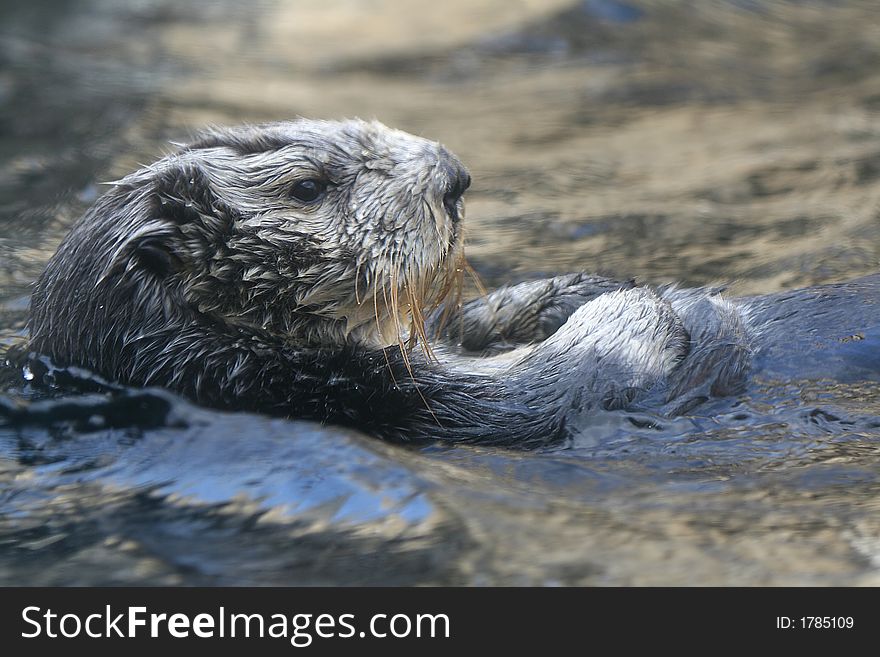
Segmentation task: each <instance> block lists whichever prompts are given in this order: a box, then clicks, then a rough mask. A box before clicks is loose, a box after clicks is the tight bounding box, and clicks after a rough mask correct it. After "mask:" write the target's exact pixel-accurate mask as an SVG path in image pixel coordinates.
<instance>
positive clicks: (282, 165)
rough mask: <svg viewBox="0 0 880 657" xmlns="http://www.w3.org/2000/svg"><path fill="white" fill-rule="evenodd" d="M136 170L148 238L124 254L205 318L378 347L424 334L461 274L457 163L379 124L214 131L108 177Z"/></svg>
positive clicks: (462, 183)
mask: <svg viewBox="0 0 880 657" xmlns="http://www.w3.org/2000/svg"><path fill="white" fill-rule="evenodd" d="M144 177H147V178H148V179H150V180H151V181H152V185H153V186H154V193H153V195H152V199H153V203H154V207H153V208H152V211H151V216H150V217H149V220H150V225H151V226H153V227H154V228H157V230H156V231H153V232H156V233H157V235H158V236H157V237H155V238H152V239H150V238H149V236H147V237H148V239H143V238H144V235H140V236H139V241H138V244H137V245H135V246H134V247H133V248H132V249H128V250H127V253H128V254H129V255H130V256H133V257H134V259H135V263H134V265H133V266H135V267H141V268H144V267H145V268H147V269H150V270H151V271H152V275H154V276H157V277H159V278H162V279H164V284H165V285H166V286H168V287H169V288H173V289H174V290H176V296H177V297H178V298H182V299H183V300H184V301H185V303H186V304H187V305H188V306H190V307H191V308H192V309H193V310H195V311H197V312H198V313H201V314H204V315H208V316H210V317H211V318H212V319H213V320H220V321H222V322H225V323H228V324H232V325H234V326H238V327H248V326H250V327H257V328H259V329H261V330H265V331H269V332H272V333H274V334H280V335H285V336H290V337H291V339H294V340H298V341H306V342H310V343H319V344H321V343H333V344H337V343H339V342H341V341H343V340H346V339H348V340H354V341H357V342H360V343H365V344H372V345H374V346H375V345H381V346H384V345H388V344H391V343H394V342H401V343H402V340H403V339H404V338H405V337H407V335H408V337H410V338H415V337H416V336H417V335H418V336H420V337H422V338H424V337H425V336H424V328H423V327H424V319H423V317H424V315H425V314H426V313H427V311H428V310H430V309H432V308H434V307H436V305H438V304H439V302H440V301H441V300H442V298H443V297H444V296H445V295H446V294H447V293H448V291H449V290H450V288H451V287H452V285H453V284H454V283H456V282H460V278H461V270H462V258H463V255H462V253H463V252H462V236H461V220H462V218H463V214H464V207H463V202H462V199H461V197H462V194H463V193H464V191H465V189H467V187H468V185H469V184H470V176H469V175H468V172H467V170H466V169H465V168H464V166H463V165H462V164H461V162H460V161H459V160H458V159H457V158H456V157H455V156H454V155H452V154H451V153H449V152H448V151H447V150H446V149H445V148H443V146H441V145H440V144H438V143H436V142H431V141H427V140H425V139H421V138H418V137H415V136H413V135H410V134H407V133H404V132H401V131H398V130H393V129H390V128H387V127H385V126H384V125H382V124H380V123H377V122H372V123H367V122H364V121H345V122H326V121H309V120H299V121H293V122H288V123H277V124H270V125H264V126H258V127H243V128H234V129H218V130H214V131H212V132H208V133H206V134H204V135H203V136H201V137H200V138H199V139H198V140H196V141H195V142H193V143H192V144H190V145H188V146H185V147H183V148H182V149H181V151H180V152H178V153H176V154H174V155H171V156H169V157H166V158H165V159H164V160H161V161H160V162H158V163H157V164H155V165H153V166H152V167H150V169H149V170H148V171H146V172H145V171H141V172H138V173H136V174H133V175H132V176H129V177H128V178H126V179H124V180H122V181H120V183H118V185H119V186H120V187H122V188H125V187H127V186H131V185H138V184H140V183H141V182H142V181H143V179H144ZM137 228H139V227H132V226H127V227H125V230H127V231H129V233H130V234H134V233H137V232H138V231H137V230H136V229H137ZM148 232H149V231H148ZM129 260H130V258H129ZM126 267H127V268H129V269H130V268H131V267H132V265H131V264H130V262H129V263H128V264H126ZM408 327H409V328H408Z"/></svg>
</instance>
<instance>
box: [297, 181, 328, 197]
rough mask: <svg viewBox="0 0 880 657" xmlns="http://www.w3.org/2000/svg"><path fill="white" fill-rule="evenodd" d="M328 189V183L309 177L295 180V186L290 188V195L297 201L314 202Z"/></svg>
mask: <svg viewBox="0 0 880 657" xmlns="http://www.w3.org/2000/svg"><path fill="white" fill-rule="evenodd" d="M326 190H327V183H325V182H323V181H321V180H315V179H314V178H309V179H307V180H299V181H297V182H295V183H294V184H293V187H291V188H290V195H291V196H292V197H293V198H295V199H296V200H297V201H302V202H303V203H312V202H314V201H317V200H318V199H319V198H321V197H322V196H323V195H324V192H325V191H326Z"/></svg>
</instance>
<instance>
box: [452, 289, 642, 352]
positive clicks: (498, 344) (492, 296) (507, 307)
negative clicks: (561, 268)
mask: <svg viewBox="0 0 880 657" xmlns="http://www.w3.org/2000/svg"><path fill="white" fill-rule="evenodd" d="M634 286H635V283H634V282H633V281H616V280H613V279H610V278H603V277H601V276H593V275H591V274H587V273H583V272H579V273H574V274H565V275H563V276H555V277H553V278H546V279H541V280H536V281H527V282H525V283H519V284H517V285H507V286H504V287H501V288H498V289H497V290H495V291H493V292H491V293H489V294H487V295H486V296H485V297H481V298H479V299H474V300H473V301H470V302H468V303H466V304H464V306H463V307H462V308H461V310H460V311H459V312H457V313H454V314H453V315H452V317H451V318H450V319H449V320H448V321H447V323H446V324H445V326H443V327H441V331H440V333H441V335H442V336H443V337H444V338H445V339H446V340H447V341H448V342H450V343H452V344H457V345H459V346H460V347H461V348H462V349H463V350H465V351H470V352H479V353H482V354H486V355H488V354H493V353H500V352H503V351H508V350H510V349H513V348H515V347H516V346H518V345H523V344H528V343H531V342H540V341H542V340H546V339H547V338H548V337H550V336H551V335H553V334H554V333H555V332H556V331H557V330H558V329H559V327H560V326H562V325H563V324H564V323H565V321H566V320H567V319H568V318H569V317H570V316H571V314H572V313H573V312H574V311H575V310H577V309H578V308H579V307H580V306H582V305H584V304H585V303H587V302H588V301H590V300H592V299H595V298H596V297H598V296H600V295H602V294H605V293H606V292H613V291H615V290H621V289H628V288H632V287H634Z"/></svg>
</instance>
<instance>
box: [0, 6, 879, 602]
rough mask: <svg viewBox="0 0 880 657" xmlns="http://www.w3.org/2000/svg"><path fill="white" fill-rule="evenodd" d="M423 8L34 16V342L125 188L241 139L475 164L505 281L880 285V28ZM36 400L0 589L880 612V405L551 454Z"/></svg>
mask: <svg viewBox="0 0 880 657" xmlns="http://www.w3.org/2000/svg"><path fill="white" fill-rule="evenodd" d="M406 7H407V8H406V9H402V8H401V5H400V4H397V3H393V2H391V1H390V0H372V1H371V2H362V3H360V2H348V1H346V0H321V1H320V2H319V1H317V0H302V1H301V2H297V3H278V4H276V3H274V2H260V3H233V2H189V3H175V2H170V1H162V0H140V1H137V2H134V1H132V2H110V1H109V0H106V1H100V0H92V1H89V2H83V3H76V4H75V5H74V4H72V3H65V2H53V1H50V0H42V1H37V2H30V3H11V2H7V3H2V4H0V135H2V139H0V345H2V347H4V348H5V347H7V346H9V345H12V344H16V343H20V342H21V341H22V340H23V337H24V333H23V329H22V327H23V322H24V318H25V316H26V312H27V299H28V295H29V289H30V287H29V286H30V284H31V282H32V281H33V280H34V279H35V278H36V276H37V275H38V274H39V272H40V271H41V270H42V267H43V266H44V264H45V262H46V260H47V259H48V258H49V256H50V255H51V253H52V252H53V251H54V249H55V247H56V245H57V244H58V241H59V240H60V239H61V237H62V236H63V234H64V233H65V231H66V229H67V227H68V226H69V224H70V222H71V221H72V220H73V219H74V218H75V217H76V216H77V215H78V213H80V212H81V211H82V209H83V208H84V207H86V206H87V205H88V204H89V203H90V202H92V201H93V200H94V199H95V198H96V197H97V196H98V195H99V194H100V193H101V187H100V183H101V182H103V181H107V180H112V179H114V178H115V177H117V176H120V175H122V174H124V173H126V172H127V171H130V170H131V169H133V168H135V167H136V166H137V165H138V163H140V162H147V161H150V160H151V159H154V158H155V157H157V156H159V155H161V153H162V152H163V150H165V149H166V148H167V142H168V141H169V140H183V139H185V138H186V136H187V135H189V134H191V133H192V131H194V130H195V129H198V128H199V127H201V126H203V125H205V124H207V123H211V122H216V123H236V122H241V121H251V122H257V121H264V120H272V119H281V118H289V117H292V116H295V115H305V116H315V117H343V116H355V115H357V116H362V117H366V118H370V117H376V118H379V119H380V120H382V121H384V122H385V123H388V124H390V125H394V126H396V127H400V128H402V129H405V130H408V131H410V132H415V133H419V134H424V135H426V136H430V137H432V138H435V139H439V140H441V141H443V142H444V143H446V145H447V146H449V147H450V149H452V150H453V151H455V152H456V153H457V154H459V155H460V156H461V157H462V159H463V160H464V161H465V162H466V163H467V164H468V165H469V167H470V169H471V171H472V173H473V174H474V181H475V182H474V186H473V188H472V190H471V191H469V192H468V197H469V201H468V203H469V205H468V221H469V224H470V228H469V231H470V232H469V244H470V248H469V253H470V260H471V262H472V264H473V265H474V267H475V268H476V269H477V270H478V271H479V272H480V274H481V276H482V277H483V279H484V281H485V282H486V283H487V284H488V285H490V286H491V285H496V284H498V283H501V282H505V281H510V280H521V279H525V278H529V277H532V276H537V275H544V274H552V273H557V272H561V271H570V270H577V269H588V270H593V271H602V272H605V273H608V274H612V275H615V276H621V277H629V276H638V277H639V278H641V279H643V280H647V281H652V282H665V281H670V280H677V281H682V282H684V283H687V284H705V283H715V282H719V281H723V282H726V283H731V284H732V290H733V291H734V292H736V293H742V294H758V293H765V292H772V291H777V290H782V289H791V288H795V287H798V286H804V285H809V284H813V283H819V282H831V281H838V280H846V279H849V278H853V277H855V276H858V275H861V274H866V273H870V272H874V271H878V270H880V223H878V219H880V72H878V71H880V38H878V34H880V14H878V12H877V8H876V4H875V3H872V2H861V3H856V2H853V3H838V2H821V1H816V2H791V3H789V2H734V1H729V2H721V1H718V2H709V3H689V2H683V1H681V2H677V1H673V0H670V1H668V2H662V3H653V2H652V3H648V2H635V1H633V2H618V1H613V2H612V1H610V0H588V1H584V2H579V3H571V2H567V1H563V0H558V1H551V2H538V1H537V0H528V1H526V0H524V1H523V2H518V3H511V2H506V1H505V2H502V1H501V0H489V1H488V2H483V3H471V2H465V1H464V0H461V1H458V0H454V1H448V2H445V3H431V2H418V3H408V4H407V5H406ZM33 374H34V373H33V372H25V373H23V372H21V371H18V370H16V369H13V368H9V367H7V368H5V369H3V368H0V584H123V583H127V584H450V583H451V584H759V585H760V584H843V585H850V584H861V585H878V584H880V428H878V427H880V394H878V393H880V390H878V384H877V383H875V382H861V381H855V382H850V383H847V384H840V383H831V382H828V381H823V380H822V378H821V377H817V378H815V379H793V380H786V381H761V380H756V381H755V384H754V385H753V386H752V387H751V388H750V390H749V391H748V393H747V394H746V395H744V396H743V397H742V398H741V399H737V400H725V401H723V402H719V403H717V404H708V405H705V406H702V407H700V408H699V409H697V410H696V411H694V414H693V415H690V416H685V417H681V418H676V419H671V420H670V419H663V418H649V417H631V416H627V415H624V414H615V413H611V414H606V415H604V416H602V417H597V418H596V419H595V421H593V422H591V423H589V424H587V425H586V426H585V427H584V428H583V429H582V431H581V432H580V433H579V434H578V436H577V437H576V438H575V439H573V440H572V441H570V442H569V443H567V444H565V445H560V446H559V447H557V448H554V449H551V450H546V451H544V452H540V453H520V452H516V451H505V450H498V449H479V448H462V447H448V446H443V445H437V446H434V447H430V448H426V449H420V450H415V449H405V448H399V447H393V446H389V445H385V444H382V443H380V442H378V441H376V440H373V439H370V438H368V437H365V436H361V435H357V434H355V433H352V432H348V431H342V430H338V429H335V428H332V427H325V428H322V427H318V426H314V425H310V424H306V423H301V422H287V421H282V420H275V419H269V418H265V417H259V416H253V415H246V414H226V413H218V412H211V411H207V410H204V409H199V408H196V407H193V406H191V405H189V404H187V403H185V402H183V401H181V400H179V399H177V398H175V397H173V396H171V395H168V394H166V393H163V392H160V391H146V392H144V391H118V390H110V389H106V388H102V387H101V386H100V385H98V384H94V385H91V386H85V387H83V385H82V384H81V383H80V384H77V385H76V386H74V385H72V383H71V382H70V381H68V380H66V379H65V377H64V374H63V373H55V374H53V376H54V377H55V379H54V381H55V382H54V384H53V385H51V386H49V387H46V386H41V387H39V388H36V387H33V386H32V385H31V383H30V381H29V380H28V379H29V377H30V376H32V375H33ZM3 418H6V419H5V420H4V419H3ZM13 418H14V419H13Z"/></svg>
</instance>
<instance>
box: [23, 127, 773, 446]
mask: <svg viewBox="0 0 880 657" xmlns="http://www.w3.org/2000/svg"><path fill="white" fill-rule="evenodd" d="M464 174H465V170H464V168H463V165H462V164H461V163H460V162H459V161H458V160H457V159H456V158H455V157H454V156H453V155H452V154H450V153H449V152H448V151H446V150H445V149H444V148H443V147H442V146H440V145H439V144H436V143H434V142H430V141H427V140H423V139H420V138H417V137H413V136H411V135H407V134H405V133H402V132H399V131H395V130H391V129H389V128H386V127H385V126H382V125H381V124H377V123H364V122H360V121H351V122H340V123H336V122H316V121H306V120H301V121H296V122H289V123H281V124H273V125H269V126H260V127H242V128H235V129H227V130H220V129H218V130H214V131H212V132H209V133H206V134H205V135H203V136H202V137H201V138H199V139H197V140H196V141H194V142H193V143H192V144H190V145H188V146H185V147H183V148H182V149H181V150H180V151H179V152H177V153H174V154H172V155H169V156H167V157H165V158H163V159H162V160H160V161H159V162H157V163H156V164H154V165H152V166H150V167H147V168H145V169H142V170H141V171H138V172H136V173H134V174H132V175H130V176H128V177H126V178H125V179H123V180H121V181H119V182H118V183H116V184H115V185H114V186H113V187H112V189H111V190H110V191H109V192H108V193H107V194H106V195H105V196H103V197H102V198H101V199H100V200H99V201H98V202H97V203H96V205H95V206H94V207H93V208H92V209H91V210H89V211H88V212H87V213H86V214H85V215H84V216H83V217H82V218H81V219H80V220H79V222H77V224H76V225H75V226H74V227H73V229H72V230H71V232H70V234H69V235H68V237H67V238H66V240H65V241H64V243H63V244H62V245H61V246H60V248H59V249H58V252H57V253H56V255H55V256H54V257H53V258H52V260H51V261H50V263H49V264H48V266H47V268H46V271H45V272H44V273H43V275H42V276H41V277H40V279H39V281H38V282H37V285H36V288H35V290H34V293H33V297H32V302H31V317H30V322H29V329H30V335H31V342H30V347H31V349H32V350H33V351H34V352H37V353H41V354H46V355H48V356H50V357H51V358H52V359H53V360H55V361H56V362H58V363H60V364H70V365H78V366H82V367H86V368H89V369H91V370H94V371H96V372H98V373H100V374H101V375H103V376H105V377H108V378H110V379H112V380H115V381H119V382H122V383H126V384H130V385H135V386H161V387H164V388H168V389H171V390H174V391H176V392H178V393H180V394H183V395H185V396H187V397H189V398H191V399H193V400H195V401H197V402H199V403H201V404H205V405H208V406H214V407H221V408H234V409H247V410H255V411H259V412H264V413H270V414H275V415H281V416H288V417H299V418H309V419H315V420H318V421H321V422H332V423H339V424H345V425H349V426H353V427H356V428H359V429H362V430H365V431H368V432H371V433H373V434H375V435H378V436H381V437H384V438H387V439H392V440H399V441H421V440H431V439H444V440H452V441H472V442H481V443H493V444H511V445H518V446H533V445H540V444H545V443H548V442H551V441H555V440H558V439H559V438H560V437H562V436H564V435H565V431H566V423H567V420H568V419H569V418H570V417H571V416H572V415H573V414H584V413H590V412H595V411H601V410H617V409H629V408H655V409H661V410H663V411H664V412H670V413H672V412H681V411H682V410H687V409H689V408H692V407H693V406H694V405H696V404H699V403H701V402H702V401H704V400H705V399H707V398H708V397H710V396H717V395H729V394H734V393H735V392H737V391H738V390H740V389H741V388H742V386H743V382H744V381H745V379H746V375H747V373H748V371H749V368H750V363H751V360H752V356H753V351H754V345H755V343H756V339H757V336H758V333H759V332H758V329H756V328H755V327H754V326H753V324H752V322H751V321H750V318H749V311H748V307H747V305H746V304H743V303H740V302H735V301H729V300H723V299H721V298H720V297H719V296H718V295H717V294H716V293H714V292H711V291H704V290H680V289H675V288H669V289H651V288H648V287H641V286H637V285H635V284H634V283H633V282H632V281H613V280H610V279H605V278H601V277H596V276H590V275H587V274H583V273H577V274H570V275H566V276H559V277H556V278H552V279H547V280H544V281H532V282H527V283H522V284H520V285H515V286H509V287H505V288H501V289H499V290H496V291H495V292H493V293H491V294H489V295H487V296H485V297H483V298H480V299H477V300H474V301H472V302H470V303H468V304H465V305H464V306H459V305H458V304H456V303H455V301H454V300H452V301H449V300H448V292H449V290H450V288H451V287H454V286H455V285H456V284H457V282H459V281H460V274H461V270H462V267H463V265H462V262H461V249H462V238H461V228H460V225H459V222H458V219H460V217H459V216H458V212H457V211H454V212H453V211H451V210H450V209H449V208H448V207H446V206H444V204H443V199H444V198H445V197H444V194H447V192H448V190H449V189H450V186H451V185H452V184H453V183H454V179H455V178H456V177H458V178H461V177H462V176H463V175H464ZM309 177H321V178H323V179H326V180H328V181H329V182H330V184H331V187H330V188H329V189H330V190H332V191H330V192H328V194H327V197H326V198H325V199H324V200H323V201H322V202H321V203H319V204H317V205H315V206H312V207H306V206H302V205H297V203H296V202H293V201H292V200H291V199H290V197H289V189H290V186H291V185H292V184H293V182H295V181H296V180H298V179H302V178H309ZM457 210H461V211H463V209H462V208H460V207H459V208H457ZM453 215H454V216H453ZM456 277H458V278H456ZM444 298H446V299H447V305H446V307H445V313H444V309H443V308H440V307H438V306H439V304H440V303H441V301H443V300H444ZM425 325H427V327H428V328H429V329H431V330H433V331H436V332H437V333H438V334H440V335H442V336H443V338H444V339H443V340H442V341H440V342H438V343H437V349H436V353H435V354H434V358H432V357H431V354H430V353H426V352H423V351H420V350H417V349H415V350H408V349H405V348H402V343H403V341H404V340H405V339H408V338H412V337H413V336H414V335H416V334H417V335H419V336H421V337H422V342H423V343H424V339H425V337H426V329H425ZM407 326H409V329H407Z"/></svg>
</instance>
